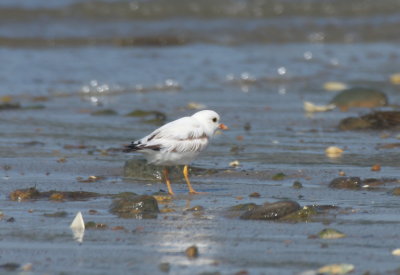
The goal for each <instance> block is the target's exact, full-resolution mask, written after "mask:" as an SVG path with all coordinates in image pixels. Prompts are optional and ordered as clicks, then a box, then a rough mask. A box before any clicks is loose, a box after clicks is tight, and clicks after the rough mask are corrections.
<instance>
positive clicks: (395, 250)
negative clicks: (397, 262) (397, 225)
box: [392, 248, 400, 256]
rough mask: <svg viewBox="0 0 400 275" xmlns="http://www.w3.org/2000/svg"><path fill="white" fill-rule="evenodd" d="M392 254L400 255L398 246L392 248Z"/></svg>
mask: <svg viewBox="0 0 400 275" xmlns="http://www.w3.org/2000/svg"><path fill="white" fill-rule="evenodd" d="M392 255H393V256H400V248H396V249H394V250H392Z"/></svg>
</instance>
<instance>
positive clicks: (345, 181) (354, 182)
mask: <svg viewBox="0 0 400 275" xmlns="http://www.w3.org/2000/svg"><path fill="white" fill-rule="evenodd" d="M362 186H363V183H362V181H361V179H360V178H359V177H339V178H335V179H333V180H332V181H331V183H329V187H330V188H338V189H352V190H357V189H361V187H362Z"/></svg>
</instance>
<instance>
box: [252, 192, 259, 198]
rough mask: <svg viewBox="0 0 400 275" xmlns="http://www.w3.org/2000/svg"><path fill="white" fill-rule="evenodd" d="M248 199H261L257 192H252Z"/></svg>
mask: <svg viewBox="0 0 400 275" xmlns="http://www.w3.org/2000/svg"><path fill="white" fill-rule="evenodd" d="M249 197H250V198H259V197H261V195H260V193H258V192H253V193H251V194H250V195H249Z"/></svg>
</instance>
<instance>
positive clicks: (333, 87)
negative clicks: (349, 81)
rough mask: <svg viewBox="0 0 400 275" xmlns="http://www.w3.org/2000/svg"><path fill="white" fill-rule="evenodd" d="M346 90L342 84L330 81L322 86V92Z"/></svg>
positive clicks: (345, 86)
mask: <svg viewBox="0 0 400 275" xmlns="http://www.w3.org/2000/svg"><path fill="white" fill-rule="evenodd" d="M347 88H348V86H347V85H346V84H345V83H343V82H336V81H330V82H326V83H325V84H324V90H326V91H341V90H344V89H347Z"/></svg>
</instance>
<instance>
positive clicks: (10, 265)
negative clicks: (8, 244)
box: [0, 263, 20, 271]
mask: <svg viewBox="0 0 400 275" xmlns="http://www.w3.org/2000/svg"><path fill="white" fill-rule="evenodd" d="M19 267H20V264H17V263H5V264H2V265H0V268H1V269H4V270H6V271H15V270H17V269H18V268H19Z"/></svg>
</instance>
